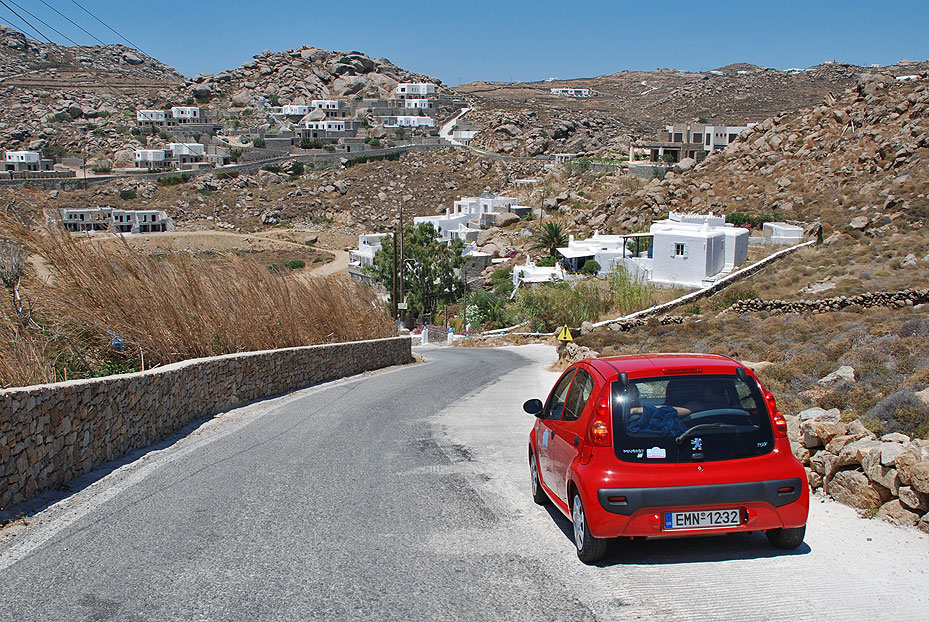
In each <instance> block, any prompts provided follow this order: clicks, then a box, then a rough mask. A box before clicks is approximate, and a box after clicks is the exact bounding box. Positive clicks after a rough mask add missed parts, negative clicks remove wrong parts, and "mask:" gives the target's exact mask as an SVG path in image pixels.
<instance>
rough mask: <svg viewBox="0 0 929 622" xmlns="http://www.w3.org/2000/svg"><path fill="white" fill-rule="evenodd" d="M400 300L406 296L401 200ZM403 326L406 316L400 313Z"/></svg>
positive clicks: (403, 299)
mask: <svg viewBox="0 0 929 622" xmlns="http://www.w3.org/2000/svg"><path fill="white" fill-rule="evenodd" d="M398 265H399V266H400V300H402V301H403V302H406V294H405V292H404V287H403V200H402V199H401V201H400V263H399V264H398ZM401 315H402V316H403V325H404V326H406V319H407V314H406V313H402V314H401Z"/></svg>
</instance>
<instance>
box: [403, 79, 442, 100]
mask: <svg viewBox="0 0 929 622" xmlns="http://www.w3.org/2000/svg"><path fill="white" fill-rule="evenodd" d="M394 94H395V95H396V97H397V99H407V98H415V99H422V98H424V97H425V96H427V95H435V84H432V83H431V82H401V83H400V84H398V85H397V88H396V89H395V90H394Z"/></svg>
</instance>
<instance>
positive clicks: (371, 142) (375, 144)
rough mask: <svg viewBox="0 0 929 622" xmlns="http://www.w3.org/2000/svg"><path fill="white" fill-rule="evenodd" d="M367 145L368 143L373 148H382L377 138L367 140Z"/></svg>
mask: <svg viewBox="0 0 929 622" xmlns="http://www.w3.org/2000/svg"><path fill="white" fill-rule="evenodd" d="M367 143H368V144H369V145H371V146H372V147H380V146H381V141H380V140H378V139H377V138H369V139H368V140H367Z"/></svg>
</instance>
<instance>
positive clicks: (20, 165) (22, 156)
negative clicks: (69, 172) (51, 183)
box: [3, 151, 55, 173]
mask: <svg viewBox="0 0 929 622" xmlns="http://www.w3.org/2000/svg"><path fill="white" fill-rule="evenodd" d="M3 167H4V170H5V171H11V172H14V173H21V172H26V171H30V172H31V171H52V170H54V168H55V161H54V160H51V159H48V158H43V157H42V154H41V153H39V152H38V151H7V152H6V153H4V155H3Z"/></svg>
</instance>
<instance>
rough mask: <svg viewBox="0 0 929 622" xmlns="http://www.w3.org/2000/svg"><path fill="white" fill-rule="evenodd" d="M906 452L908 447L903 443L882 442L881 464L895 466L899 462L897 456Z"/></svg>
mask: <svg viewBox="0 0 929 622" xmlns="http://www.w3.org/2000/svg"><path fill="white" fill-rule="evenodd" d="M905 453H906V447H905V446H904V445H903V444H902V443H884V442H882V443H881V464H883V465H884V466H889V467H890V466H894V465H896V464H897V458H898V457H900V456H902V455H903V454H905Z"/></svg>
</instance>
